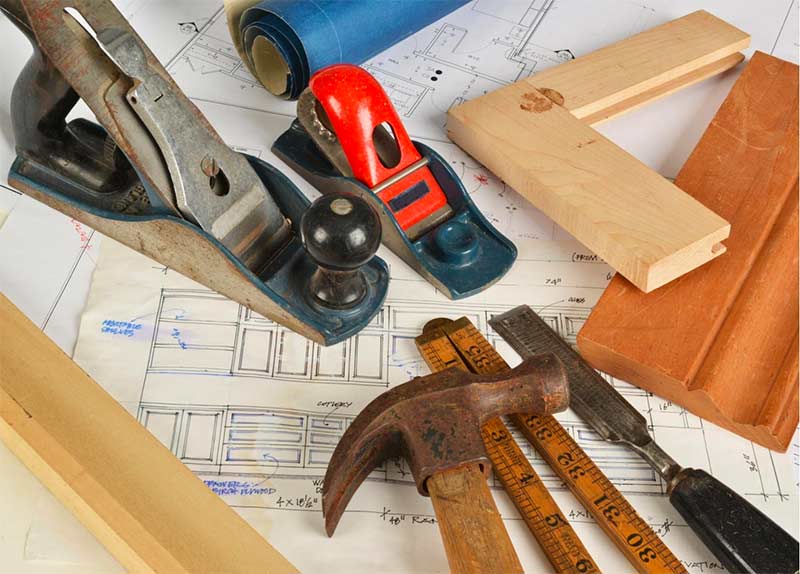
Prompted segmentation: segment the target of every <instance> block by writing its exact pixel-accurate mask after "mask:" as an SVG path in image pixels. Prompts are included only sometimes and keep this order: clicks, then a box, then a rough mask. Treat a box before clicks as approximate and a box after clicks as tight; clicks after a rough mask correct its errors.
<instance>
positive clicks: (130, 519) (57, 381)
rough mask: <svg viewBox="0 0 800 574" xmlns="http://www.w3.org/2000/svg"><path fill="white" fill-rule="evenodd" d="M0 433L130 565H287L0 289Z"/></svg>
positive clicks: (278, 572) (216, 568)
mask: <svg viewBox="0 0 800 574" xmlns="http://www.w3.org/2000/svg"><path fill="white" fill-rule="evenodd" d="M0 333H5V334H7V335H8V336H7V337H5V338H4V339H3V344H2V345H0V439H2V440H3V442H4V443H5V444H6V445H7V446H8V447H9V448H10V449H11V450H12V451H13V452H14V453H15V454H16V455H17V456H18V457H19V458H20V459H21V460H22V462H24V463H25V465H26V466H27V467H28V468H30V469H31V471H32V472H33V473H34V474H35V475H36V476H37V477H38V478H39V480H41V481H42V483H43V484H44V485H45V486H47V487H48V488H49V489H50V490H51V491H52V492H53V493H54V494H55V495H56V496H57V497H58V498H59V499H60V500H61V502H62V503H64V505H65V506H66V507H67V508H69V509H70V510H71V511H72V512H73V513H74V514H75V515H76V516H77V517H78V518H79V519H80V520H81V522H83V524H84V525H85V526H86V527H87V528H88V529H89V530H91V531H92V533H93V534H94V535H95V536H96V537H97V539H98V540H99V541H100V542H101V543H103V544H104V545H105V547H106V548H107V549H108V550H109V552H111V554H113V555H114V557H115V558H116V559H117V560H119V562H120V563H121V564H122V565H123V566H124V567H125V568H126V569H128V571H130V572H158V573H162V572H169V573H170V574H172V573H176V574H177V573H192V574H203V573H207V574H212V573H215V574H216V573H220V572H225V573H226V574H236V573H241V574H245V573H247V574H250V573H252V572H265V573H266V572H268V573H274V574H284V573H289V572H297V570H295V569H294V567H293V566H292V565H291V564H289V562H287V561H286V559H285V558H283V556H281V555H280V554H279V553H278V551H277V550H275V549H274V548H272V546H270V545H269V544H268V543H267V541H266V540H264V539H263V538H262V537H261V536H260V535H259V534H258V533H257V532H256V531H255V530H253V529H252V528H251V527H250V526H249V525H248V524H247V523H246V522H245V521H244V520H243V519H242V518H241V517H240V516H239V515H238V514H236V513H235V512H234V511H233V510H232V509H231V508H229V507H228V506H227V505H226V504H225V503H224V502H223V501H222V500H221V499H220V498H219V497H218V496H217V495H215V494H214V493H213V492H212V491H211V490H210V489H209V488H207V487H206V486H205V485H204V484H203V483H202V481H200V479H198V478H197V477H196V476H194V475H193V474H192V473H191V471H189V470H188V469H187V468H186V467H185V466H184V465H183V464H181V463H180V461H178V459H176V458H175V457H174V456H173V455H172V454H171V453H170V452H169V450H167V448H165V447H164V446H163V445H162V444H161V443H160V442H159V441H158V440H157V439H156V438H155V437H153V436H152V435H151V434H150V433H149V432H147V430H145V429H144V427H142V426H141V425H139V423H138V422H136V420H135V419H134V418H133V417H132V416H131V415H130V414H128V412H127V411H125V409H124V408H122V407H121V406H120V405H119V404H118V403H117V402H116V401H115V400H114V399H113V398H112V397H111V396H110V395H109V394H107V393H106V392H105V391H104V390H103V389H102V388H101V387H100V386H99V385H98V384H97V383H95V382H94V381H93V380H92V379H91V378H90V377H89V376H88V375H87V374H86V373H84V372H83V371H82V370H81V369H80V368H79V367H78V366H77V365H76V364H75V363H73V362H72V361H71V360H70V359H69V358H68V357H67V356H66V355H65V354H64V353H63V352H62V351H61V350H60V349H59V348H58V347H57V346H56V345H55V344H54V343H53V342H52V341H50V339H48V338H47V337H46V336H45V335H44V334H43V333H42V332H41V331H40V330H39V329H38V328H37V327H36V326H35V325H33V324H32V323H31V322H30V321H29V320H28V319H27V318H26V317H25V316H24V315H23V314H22V313H21V312H20V311H19V310H18V309H17V308H16V307H14V306H13V305H12V304H11V303H10V302H9V301H8V299H6V298H5V297H4V296H2V295H0Z"/></svg>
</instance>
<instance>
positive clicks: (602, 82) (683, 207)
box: [447, 10, 749, 291]
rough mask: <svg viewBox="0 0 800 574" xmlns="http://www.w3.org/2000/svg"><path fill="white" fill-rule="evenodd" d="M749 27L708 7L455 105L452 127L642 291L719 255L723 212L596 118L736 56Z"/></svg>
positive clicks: (458, 139)
mask: <svg viewBox="0 0 800 574" xmlns="http://www.w3.org/2000/svg"><path fill="white" fill-rule="evenodd" d="M748 43H749V36H748V35H747V34H745V33H744V32H742V31H741V30H738V29H737V28H735V27H733V26H731V25H730V24H727V23H726V22H724V21H722V20H720V19H718V18H716V17H714V16H712V15H711V14H709V13H708V12H704V11H702V10H701V11H698V12H694V13H692V14H689V15H687V16H684V17H683V18H679V19H677V20H674V21H672V22H669V23H667V24H664V25H662V26H658V27H656V28H653V29H651V30H648V31H646V32H643V33H641V34H638V35H636V36H633V37H631V38H628V39H627V40H623V41H621V42H618V43H616V44H613V45H611V46H608V47H606V48H602V49H600V50H597V51H596V52H593V53H591V54H588V55H586V56H582V57H580V58H577V59H576V60H573V61H571V62H567V63H565V64H562V65H559V66H556V67H555V68H551V69H548V70H545V71H543V72H541V73H538V74H536V75H534V76H531V77H530V78H527V79H525V80H521V81H519V82H516V83H514V84H512V85H510V86H506V87H504V88H501V89H499V90H497V91H494V92H491V93H489V94H487V95H485V96H482V97H480V98H477V99H475V100H471V101H468V102H466V103H464V104H461V105H459V106H456V107H454V108H452V109H451V110H450V111H449V112H448V124H447V128H448V134H449V135H450V138H451V139H452V140H453V141H454V142H455V143H457V144H458V145H459V146H460V147H462V148H463V149H464V150H465V151H467V152H468V153H470V154H471V155H473V156H474V157H475V158H476V159H478V161H480V162H481V163H482V164H484V165H485V166H486V167H487V168H489V169H490V170H491V171H492V172H494V173H495V174H496V175H498V176H499V177H501V178H502V179H503V180H504V181H505V182H506V183H508V184H509V185H510V186H511V187H513V188H514V189H515V190H516V191H517V192H519V193H520V194H521V195H522V196H523V197H525V198H526V199H527V200H528V201H530V202H531V203H533V204H534V205H535V206H536V207H538V208H539V209H540V210H542V211H543V212H544V213H546V214H547V215H548V216H549V217H550V218H551V219H553V220H554V221H555V222H556V223H558V224H559V225H560V226H561V227H563V228H564V229H565V230H567V231H568V232H569V233H571V234H572V235H573V236H574V237H575V238H576V239H578V240H579V241H581V242H582V243H583V244H584V245H586V246H587V247H589V248H590V249H592V250H593V251H594V252H595V253H597V254H598V255H599V256H600V257H602V258H603V259H604V260H605V261H606V262H608V263H609V264H610V265H611V266H612V267H614V269H616V270H617V271H618V272H620V273H621V274H622V275H624V276H625V277H627V278H628V279H630V280H631V281H632V282H633V283H634V284H635V285H636V286H638V287H639V288H640V289H642V290H643V291H652V290H654V289H656V288H658V287H660V286H661V285H664V284H665V283H668V282H669V281H671V280H673V279H675V278H676V277H680V276H681V275H683V274H684V273H686V272H688V271H690V270H692V269H694V268H696V267H698V266H700V265H702V264H704V263H706V262H707V261H709V260H711V259H713V258H715V257H718V256H719V255H721V254H722V253H723V252H724V251H725V247H724V246H723V245H722V244H721V241H723V240H724V239H725V238H727V237H728V234H729V232H730V226H729V225H728V222H727V221H725V219H724V218H723V217H720V216H719V215H717V214H715V213H714V212H713V210H711V209H708V208H707V207H705V206H703V205H702V204H701V203H700V202H698V201H696V200H695V199H694V198H692V197H690V196H689V195H687V194H686V193H684V192H682V191H681V190H680V189H678V188H677V187H676V186H675V185H673V184H672V183H671V182H669V181H668V180H666V179H664V178H663V177H661V176H660V175H659V174H657V173H656V172H654V171H653V170H651V169H650V168H648V167H646V166H645V165H643V164H642V163H641V162H639V161H638V160H637V159H636V158H634V157H633V156H631V155H630V154H628V153H627V152H625V151H624V150H622V149H621V148H619V147H618V146H616V145H615V144H614V143H612V142H611V141H609V140H608V139H606V138H605V137H603V136H602V135H600V134H599V133H598V132H596V131H595V130H593V129H592V128H591V127H589V123H591V122H598V121H602V120H604V119H608V118H609V117H612V116H615V115H618V114H620V113H622V112H624V111H626V110H628V109H632V108H635V107H638V106H640V105H642V104H644V103H646V102H648V101H651V100H652V99H654V98H657V97H661V96H664V95H666V94H668V93H671V92H673V91H675V90H676V89H679V88H681V87H684V86H686V85H689V84H691V83H694V82H697V81H700V80H702V79H704V78H706V77H708V76H709V75H712V74H715V73H719V72H720V71H722V70H725V69H728V68H730V67H733V66H735V65H736V64H737V63H738V62H740V61H741V59H742V56H741V54H739V52H738V51H739V50H741V49H743V48H745V47H746V46H747V45H748Z"/></svg>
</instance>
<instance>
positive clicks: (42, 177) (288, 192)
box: [8, 155, 388, 345]
mask: <svg viewBox="0 0 800 574" xmlns="http://www.w3.org/2000/svg"><path fill="white" fill-rule="evenodd" d="M245 157H246V158H247V160H248V161H249V162H250V165H251V166H252V167H253V168H254V169H255V171H256V173H257V174H258V176H259V177H260V178H261V180H262V181H263V182H264V184H265V186H266V187H267V189H268V190H269V192H270V194H271V195H272V197H273V198H274V200H275V202H276V203H277V204H278V207H279V208H280V210H281V212H282V213H283V215H284V216H285V217H286V218H288V219H289V220H290V221H291V222H292V232H293V233H292V238H291V240H290V241H289V242H288V244H287V245H285V246H284V247H283V248H282V249H281V250H280V252H279V253H278V254H277V255H276V256H275V257H274V258H273V259H272V261H270V263H269V264H268V265H267V266H266V268H265V269H264V270H263V271H261V272H260V273H259V274H258V275H256V274H254V273H253V272H252V271H250V270H249V269H248V268H247V267H245V266H244V265H243V264H242V263H241V262H240V261H239V259H238V258H236V256H235V255H233V253H231V252H230V251H229V250H228V249H227V248H226V247H225V246H224V245H222V243H220V242H219V241H217V240H216V239H215V238H214V237H213V236H211V235H209V234H208V233H206V232H205V231H203V230H202V229H200V228H199V227H197V226H196V225H194V224H192V223H191V222H189V221H186V220H184V219H181V218H178V217H175V216H173V215H170V214H167V213H163V212H161V210H159V209H158V208H155V209H153V210H152V211H151V212H149V213H146V214H142V215H128V214H123V213H117V212H114V211H110V210H108V209H103V208H101V207H98V206H97V205H92V204H91V203H89V202H87V201H85V200H82V199H77V198H76V196H75V195H71V194H70V193H69V190H70V189H71V188H72V189H74V188H75V185H76V184H75V183H74V182H72V181H70V180H69V179H66V178H64V177H63V176H61V175H59V174H58V173H56V172H54V171H52V170H50V169H48V168H46V167H44V166H42V165H41V164H38V163H36V162H33V161H31V160H30V159H24V158H21V157H18V158H17V159H16V160H15V161H14V163H13V164H12V166H11V170H10V173H9V178H8V179H9V182H10V183H11V184H12V185H14V184H16V183H19V184H21V185H19V186H18V187H19V188H20V189H25V188H30V189H33V190H35V191H37V192H39V193H42V194H44V195H46V196H49V197H51V198H53V199H54V200H55V201H56V204H66V205H68V206H72V207H74V208H76V209H78V210H80V211H81V212H85V213H88V214H91V215H94V216H96V217H101V218H104V219H107V220H111V221H118V222H125V223H132V224H135V223H137V222H145V221H153V220H162V221H165V222H169V223H171V224H173V225H179V226H183V227H185V228H186V229H188V230H190V231H191V232H192V233H196V234H197V236H198V239H200V238H202V239H203V240H205V241H207V242H209V243H211V244H212V245H213V246H214V247H215V248H216V249H217V250H219V252H220V253H222V254H224V256H225V257H226V258H227V259H228V260H229V261H230V263H231V264H233V265H234V266H235V268H236V270H237V271H238V272H239V273H240V274H241V276H242V277H244V278H245V279H246V280H247V281H249V282H250V283H252V285H253V286H255V287H256V288H257V289H258V290H259V291H260V292H261V293H263V295H264V296H265V297H267V298H269V299H270V300H271V301H273V302H274V303H275V304H276V305H278V306H279V307H280V308H282V309H283V310H284V311H285V312H287V313H289V314H291V315H293V316H294V317H295V318H296V319H298V320H299V321H301V322H302V323H304V324H306V325H309V326H310V327H311V328H313V329H314V330H316V331H318V332H319V333H320V334H321V335H322V338H323V340H324V344H326V345H332V344H335V343H338V342H340V341H343V340H344V339H347V338H348V337H350V336H352V335H354V334H355V333H357V332H358V331H360V330H361V329H363V328H364V327H365V326H366V325H367V324H368V323H369V322H370V321H371V320H372V318H373V317H374V316H375V315H376V313H377V312H378V311H379V309H380V306H381V304H382V303H383V300H384V299H385V297H386V292H387V289H388V268H387V266H386V263H385V262H384V261H383V260H381V259H380V258H378V257H373V259H372V260H371V261H370V262H369V263H367V264H366V265H365V266H364V267H363V268H362V269H363V272H364V274H365V276H366V278H367V282H368V285H369V289H368V293H367V296H366V297H365V299H364V300H363V301H362V302H361V303H360V304H359V305H357V306H356V307H354V308H352V309H347V310H335V309H330V308H327V307H323V306H321V305H319V304H318V303H316V302H315V301H314V299H313V297H311V296H310V294H309V291H308V282H309V279H310V277H311V274H312V273H313V272H314V270H315V269H316V265H315V264H314V263H313V262H312V261H311V259H310V258H309V257H308V255H307V254H306V251H305V249H304V248H303V246H302V244H301V240H300V231H299V229H300V220H301V218H302V216H303V213H304V212H305V210H306V209H307V208H308V206H309V205H310V202H309V200H308V199H307V198H306V197H305V195H303V193H302V192H301V191H300V190H299V189H298V188H297V187H296V186H295V185H294V184H293V183H292V182H291V181H290V180H289V179H288V178H287V177H286V176H284V175H283V174H282V173H280V172H279V171H278V170H277V169H275V168H274V167H273V166H271V165H269V164H267V163H265V162H263V161H261V160H259V159H257V158H255V157H251V156H247V155H245ZM150 196H151V197H152V194H150ZM111 235H112V236H113V234H111ZM164 240H165V241H169V238H168V237H165V238H164Z"/></svg>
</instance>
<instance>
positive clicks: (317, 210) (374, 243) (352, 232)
mask: <svg viewBox="0 0 800 574" xmlns="http://www.w3.org/2000/svg"><path fill="white" fill-rule="evenodd" d="M300 233H301V236H302V239H303V245H304V246H305V248H306V251H307V252H308V255H309V256H310V257H311V259H312V260H313V261H314V262H315V263H316V264H317V270H316V271H315V272H314V274H313V275H312V276H311V281H310V284H309V289H310V291H311V294H312V296H313V297H314V298H315V299H316V300H317V302H318V303H320V304H321V305H324V306H325V307H330V308H332V309H347V308H350V307H353V306H355V305H358V303H360V302H361V300H362V299H363V298H364V296H365V295H366V293H367V289H368V285H367V279H366V277H365V276H364V273H363V272H362V269H361V268H362V267H363V266H364V265H365V264H366V263H367V262H368V261H369V260H370V259H372V257H373V256H374V255H375V252H376V251H377V250H378V247H379V246H380V244H381V222H380V219H378V214H377V213H375V211H373V209H372V208H371V207H370V206H369V205H368V204H367V202H366V201H364V200H363V199H361V198H359V197H358V196H356V195H354V194H351V193H335V194H331V195H325V196H322V197H320V198H319V199H317V200H316V201H315V202H314V203H312V204H311V206H310V207H309V208H308V210H307V211H306V212H305V214H303V219H302V221H301V222H300Z"/></svg>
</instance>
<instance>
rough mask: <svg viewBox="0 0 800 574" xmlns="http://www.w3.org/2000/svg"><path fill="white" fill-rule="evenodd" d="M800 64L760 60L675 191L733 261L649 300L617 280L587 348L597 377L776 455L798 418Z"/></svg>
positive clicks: (591, 326)
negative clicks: (706, 217) (707, 211)
mask: <svg viewBox="0 0 800 574" xmlns="http://www.w3.org/2000/svg"><path fill="white" fill-rule="evenodd" d="M797 116H798V67H797V66H796V65H794V64H791V63H788V62H784V61H783V60H779V59H778V58H774V57H772V56H769V55H767V54H764V53H761V52H756V54H755V55H754V56H753V58H752V60H751V61H750V63H749V64H748V65H747V67H746V68H745V70H744V72H743V73H742V75H741V77H740V78H739V80H738V81H737V82H736V84H735V85H734V87H733V89H732V90H731V92H730V94H729V95H728V97H727V98H726V100H725V102H724V103H723V104H722V106H721V107H720V109H719V111H718V112H717V114H716V116H715V117H714V119H713V120H712V122H711V124H710V126H709V127H708V129H707V130H706V132H705V133H704V134H703V137H702V138H701V140H700V142H699V144H698V145H697V147H696V148H695V150H694V151H693V153H692V154H691V156H690V157H689V159H688V160H687V162H686V164H685V165H684V167H683V169H682V170H681V172H680V173H679V175H678V177H677V179H676V181H675V183H676V185H677V186H678V187H680V188H681V189H683V190H685V191H686V192H687V193H688V194H690V195H691V196H692V197H694V198H695V199H697V200H699V201H700V202H702V203H704V204H705V205H707V206H708V207H710V208H711V209H713V210H714V211H716V212H717V213H718V214H720V215H721V216H722V217H724V218H726V219H728V220H729V221H730V222H731V225H732V231H731V235H730V238H729V239H728V240H727V247H728V252H727V253H726V254H725V255H723V256H722V257H719V258H718V259H715V260H714V261H712V262H710V263H708V264H707V265H704V266H702V267H701V268H699V269H696V270H694V271H692V272H690V273H688V274H686V275H684V276H683V277H681V278H679V279H677V280H676V281H673V282H672V283H669V284H668V285H666V286H664V287H661V288H660V289H658V290H656V291H655V292H653V293H642V292H641V291H639V290H638V289H636V288H635V287H634V286H633V285H632V284H631V283H629V282H628V281H626V280H625V279H624V278H623V277H620V276H616V277H615V278H614V279H613V280H612V281H611V283H610V285H609V286H608V288H607V289H606V291H605V293H604V294H603V296H602V298H601V299H600V301H599V303H598V304H597V306H596V307H595V308H594V310H593V312H592V314H591V315H590V316H589V319H588V321H587V322H586V324H585V325H584V327H583V329H582V330H581V331H580V333H579V334H578V346H579V348H580V351H581V353H582V354H583V356H584V357H585V358H586V359H587V360H588V361H589V362H590V363H591V364H592V365H593V366H594V367H596V368H598V369H600V370H602V371H605V372H607V373H609V374H611V375H614V376H616V377H619V378H621V379H623V380H626V381H629V382H631V383H634V384H636V385H638V386H640V387H642V388H645V389H647V390H649V391H652V392H653V393H655V394H657V395H659V396H662V397H665V398H667V399H669V400H671V401H673V402H674V403H676V404H679V405H681V406H683V407H684V408H686V409H688V410H689V411H691V412H693V413H695V414H697V415H699V416H701V417H703V418H706V419H708V420H710V421H712V422H714V423H716V424H719V425H720V426H723V427H726V428H728V429H730V430H732V431H734V432H736V433H738V434H740V435H742V436H745V437H747V438H749V439H751V440H753V441H755V442H757V443H759V444H762V445H764V446H766V447H768V448H771V449H774V450H780V451H783V450H786V448H787V447H788V445H789V442H790V440H791V437H792V435H793V433H794V429H795V428H796V426H797V421H798V408H797V400H798V383H797V369H798V367H797V364H798V363H797V361H798V353H797V330H798V321H797V317H798V223H797V217H798V216H797V212H798V207H797V194H798V117H797Z"/></svg>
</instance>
